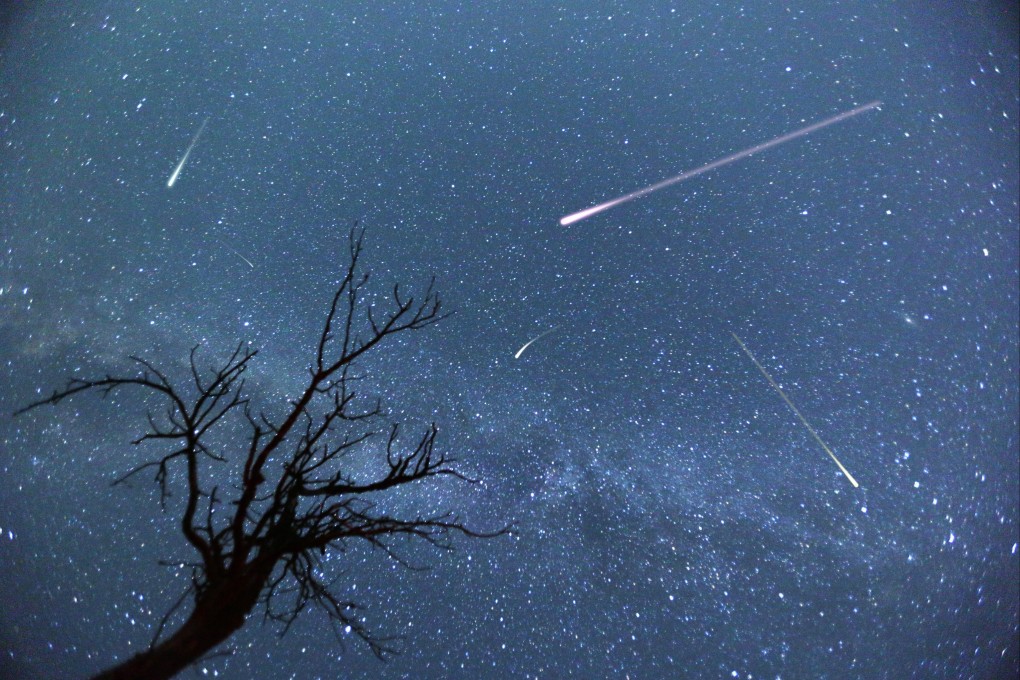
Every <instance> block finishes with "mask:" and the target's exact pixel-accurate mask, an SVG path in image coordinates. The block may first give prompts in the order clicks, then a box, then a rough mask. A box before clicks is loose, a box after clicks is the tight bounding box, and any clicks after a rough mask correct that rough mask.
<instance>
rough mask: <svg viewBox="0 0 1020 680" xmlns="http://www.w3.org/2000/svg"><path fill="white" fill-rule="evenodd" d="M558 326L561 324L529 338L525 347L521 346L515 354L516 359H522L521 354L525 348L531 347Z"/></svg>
mask: <svg viewBox="0 0 1020 680" xmlns="http://www.w3.org/2000/svg"><path fill="white" fill-rule="evenodd" d="M557 328H559V326H553V327H552V328H550V329H549V330H547V331H545V332H543V333H539V334H538V335H536V336H535V337H533V338H532V339H531V340H528V341H527V342H526V343H524V347H521V348H520V349H519V350H517V354H515V355H514V359H520V358H521V355H522V354H524V350H526V349H528V348H529V347H531V345H532V344H533V343H534V342H536V341H538V340H541V339H542V338H544V337H545V336H547V335H549V334H550V333H552V332H553V331H554V330H556V329H557Z"/></svg>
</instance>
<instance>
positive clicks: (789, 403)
mask: <svg viewBox="0 0 1020 680" xmlns="http://www.w3.org/2000/svg"><path fill="white" fill-rule="evenodd" d="M730 335H732V336H733V339H734V340H736V341H737V344H738V345H740V349H742V350H744V353H745V354H746V355H747V356H748V357H750V359H751V361H753V362H754V365H755V366H757V367H758V370H759V371H761V374H762V375H763V376H765V379H766V380H768V381H769V384H770V385H772V387H774V388H775V390H776V392H779V396H781V397H782V398H783V401H785V402H786V405H787V406H789V407H790V408H791V409H793V412H794V413H796V414H797V417H798V418H800V422H802V423H804V427H806V428H807V429H808V432H810V433H811V436H813V437H814V438H815V441H817V442H818V443H819V444H821V445H822V448H823V449H825V452H826V453H827V454H829V457H830V458H832V460H833V461H835V463H836V465H838V466H839V469H840V470H842V471H843V474H844V475H846V478H847V479H849V480H850V483H851V484H853V485H854V488H856V487H858V486H860V485H859V484H858V483H857V480H856V479H854V476H853V475H852V474H850V471H849V470H847V469H846V468H845V467H843V464H842V463H840V462H839V458H836V454H834V453H833V452H832V449H830V448H829V447H828V446H827V445H826V444H825V442H823V441H822V438H821V437H819V436H818V433H817V432H815V428H813V427H811V424H810V423H808V421H807V418H805V417H804V416H803V415H801V413H800V411H799V410H797V407H796V406H794V405H793V402H792V401H790V398H789V397H788V396H786V393H785V392H783V388H781V387H780V386H779V384H778V383H776V381H775V380H773V379H772V376H771V375H769V373H768V371H766V370H765V367H764V366H762V365H761V364H760V363H758V360H757V359H755V358H754V355H753V354H751V350H749V349H747V345H745V344H744V343H743V341H742V340H741V339H740V338H738V337H737V334H736V333H734V332H733V331H730Z"/></svg>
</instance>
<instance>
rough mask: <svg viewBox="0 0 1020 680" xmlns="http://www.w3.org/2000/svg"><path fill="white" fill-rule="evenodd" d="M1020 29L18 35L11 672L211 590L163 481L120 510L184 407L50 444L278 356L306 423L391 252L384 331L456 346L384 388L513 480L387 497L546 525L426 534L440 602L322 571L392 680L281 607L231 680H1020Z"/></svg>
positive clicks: (656, 23) (407, 12)
mask: <svg viewBox="0 0 1020 680" xmlns="http://www.w3.org/2000/svg"><path fill="white" fill-rule="evenodd" d="M1005 5H1006V3H997V2H992V1H991V0H987V1H983V2H976V3H956V4H955V6H953V7H940V9H939V10H938V12H935V11H933V10H932V7H931V5H930V4H929V3H917V2H907V1H905V0H904V1H902V2H893V3H888V2H886V3H817V2H808V1H806V0H804V1H800V2H794V3H792V4H790V3H786V4H772V3H758V4H752V5H749V6H746V7H741V6H739V5H736V4H729V5H728V4H726V3H716V2H702V1H700V0H699V1H696V2H683V3H679V2H678V3H669V2H638V3H591V2H582V1H581V0H565V1H564V2H559V3H557V2H548V1H546V0H542V1H537V0H536V1H531V0H525V1H524V2H514V3H477V2H460V1H459V0H444V1H443V2H417V1H411V2H401V3H328V2H322V3H314V2H306V1H302V2H285V3H261V2H256V3H252V2H227V3H225V4H222V3H221V4H220V5H217V6H213V5H212V4H210V3H193V2H192V3H186V2H173V3H158V4H156V3H148V4H145V5H140V6H137V7H136V6H129V5H124V6H119V5H118V4H117V3H99V2H81V3H18V4H7V5H4V7H3V8H2V9H0V21H2V25H0V224H2V225H3V226H2V227H0V383H2V384H3V385H5V388H4V389H2V390H0V477H2V484H0V573H3V574H4V579H5V583H4V589H3V592H4V595H3V604H2V606H0V676H2V677H5V678H18V679H20V678H26V679H27V678H43V677H45V678H55V679H61V678H77V677H82V676H84V675H88V674H90V673H96V672H99V671H100V670H102V669H104V668H107V667H109V666H111V665H113V664H115V663H116V662H118V661H120V660H123V659H125V658H127V657H129V656H131V655H133V654H135V653H137V652H138V651H140V650H141V649H143V648H144V647H145V646H146V645H148V644H149V641H150V640H151V639H152V636H153V634H154V633H155V632H156V629H157V627H158V626H159V624H160V621H161V619H162V618H163V615H164V613H165V612H166V611H167V610H168V609H169V608H170V607H171V606H172V605H173V604H174V602H175V601H176V600H177V599H178V598H179V597H180V595H181V593H182V592H184V590H185V589H186V588H187V585H188V574H189V572H188V570H187V569H185V568H183V567H181V566H180V563H183V562H187V561H190V560H192V559H193V558H194V555H193V554H190V553H189V549H190V547H189V545H188V544H187V542H186V541H185V538H184V537H183V536H182V535H181V532H180V522H179V517H177V516H175V515H174V514H173V512H166V513H164V512H161V510H160V502H159V501H160V489H159V487H158V486H157V485H154V484H152V483H151V478H150V477H146V476H144V475H141V476H137V477H136V478H134V479H133V480H132V483H131V484H130V485H120V486H118V487H116V488H113V489H111V488H110V483H111V482H112V481H113V480H115V479H117V478H118V477H121V476H122V475H123V474H124V473H126V472H128V471H129V470H131V469H133V468H134V467H136V466H137V465H139V464H140V463H142V462H144V461H145V460H146V459H147V458H146V456H148V458H150V459H151V458H153V457H155V456H154V455H153V453H154V449H152V448H148V449H147V448H145V447H138V446H132V445H131V441H132V440H134V439H136V438H137V437H138V436H139V435H141V434H143V433H144V431H145V426H146V421H145V413H146V410H147V409H149V408H152V407H153V404H152V403H150V402H147V401H144V400H139V399H136V398H134V396H133V395H131V394H129V393H120V392H117V393H113V394H110V395H109V396H108V397H107V398H105V399H102V398H99V395H92V396H91V397H89V396H88V395H79V396H76V397H74V398H72V399H69V400H66V401H65V402H63V403H62V404H60V405H59V406H58V407H56V408H44V409H37V410H33V411H31V412H29V413H27V414H25V415H23V416H20V417H18V418H14V417H12V416H11V414H12V413H13V412H14V411H16V410H17V409H19V408H21V407H23V406H25V405H26V404H28V403H30V402H32V401H35V400H38V399H40V398H43V397H44V396H45V395H47V394H48V393H49V392H50V391H52V390H53V389H54V388H57V387H60V386H63V385H64V384H65V383H66V381H67V379H68V378H70V377H72V376H78V377H84V378H101V377H102V376H104V375H107V374H111V373H114V374H124V373H127V372H130V371H131V370H133V369H132V364H131V362H130V360H129V359H128V357H129V356H132V355H133V356H140V357H144V358H145V359H146V360H148V361H150V362H152V363H153V364H154V365H157V366H159V367H160V369H161V370H163V371H165V372H166V374H167V375H168V376H170V377H172V378H174V379H177V380H187V379H188V377H189V375H190V374H189V372H188V357H189V351H190V350H191V348H192V347H194V346H196V345H197V346H199V347H200V349H199V350H198V356H199V360H200V362H201V361H203V360H204V361H206V362H208V363H209V365H214V364H219V363H221V362H222V360H224V359H226V357H228V356H229V355H230V352H231V351H233V349H234V348H235V347H237V346H238V343H240V342H244V343H248V345H250V347H251V348H253V349H258V352H259V353H258V355H257V357H255V358H254V359H253V360H252V361H251V363H250V366H249V367H248V369H247V381H248V383H247V384H248V389H249V390H250V392H251V395H252V399H253V401H255V402H257V404H258V406H259V408H261V409H263V410H265V411H267V412H268V413H271V414H272V413H278V412H280V411H281V410H282V409H284V408H285V407H286V405H287V403H288V400H289V399H293V398H294V397H295V394H296V392H297V391H298V390H300V389H301V386H302V384H303V381H304V380H305V379H306V377H307V375H308V367H309V366H310V365H311V364H312V362H313V361H314V358H315V350H316V341H317V337H318V335H317V334H318V333H319V331H320V329H321V327H322V321H323V318H324V316H325V314H326V313H327V311H328V309H329V305H330V300H331V296H332V294H333V292H334V291H335V290H336V287H337V284H338V281H339V280H340V277H341V276H343V272H344V268H345V266H346V264H347V263H346V260H345V256H346V253H347V250H346V248H347V235H348V233H349V230H350V228H351V225H352V224H353V223H355V222H358V223H360V224H361V225H363V226H364V227H365V228H366V230H367V235H366V237H365V248H364V252H363V254H362V256H361V257H362V264H363V266H364V267H365V268H366V269H368V270H371V272H372V278H371V282H370V285H369V286H367V289H366V290H367V291H368V301H371V300H373V299H377V300H378V301H379V302H380V304H381V303H384V302H385V301H386V299H387V296H388V295H390V292H391V290H392V285H393V284H394V283H396V282H400V283H401V286H402V288H401V290H406V291H408V293H411V292H417V293H423V292H424V291H425V290H426V288H427V286H428V284H429V281H430V280H431V278H432V277H433V276H435V280H436V284H435V285H436V290H437V291H438V292H439V293H440V294H441V295H442V298H443V303H444V309H452V310H455V313H454V314H453V315H452V316H450V317H449V318H446V319H444V320H443V321H442V322H441V323H439V324H436V325H435V326H432V327H430V328H428V329H425V330H422V331H421V332H415V333H413V334H407V335H401V336H399V337H394V338H392V342H390V343H388V344H384V345H381V346H380V347H379V348H378V351H374V352H373V353H371V354H370V355H367V356H366V357H365V359H364V361H363V362H361V364H360V365H359V369H360V370H361V372H362V373H363V374H364V376H365V378H364V381H363V382H362V383H360V384H359V389H360V390H362V391H364V392H366V393H369V394H374V395H377V396H378V397H380V399H381V400H382V404H383V406H384V407H385V409H386V411H387V413H388V414H389V417H390V418H392V419H394V420H397V421H400V422H402V423H404V424H405V425H406V427H407V428H408V429H409V431H414V432H420V431H422V430H423V428H425V427H427V426H428V424H429V423H431V422H435V423H436V424H437V425H438V435H437V438H436V444H435V446H436V448H437V450H442V451H443V452H444V453H445V454H448V455H449V456H450V457H451V458H455V459H456V460H457V461H459V470H460V471H461V472H462V473H463V474H464V475H465V476H467V477H470V478H474V479H479V480H481V483H479V484H459V483H457V482H458V480H456V479H437V480H426V483H423V484H420V485H418V486H415V487H414V489H413V490H412V491H411V492H405V493H403V494H402V495H400V496H399V497H398V498H396V499H393V500H392V501H390V502H392V503H394V504H396V505H398V506H400V507H408V508H416V509H420V512H422V513H438V512H443V511H446V510H453V511H455V512H456V513H457V514H458V516H460V517H462V518H463V519H464V520H465V522H467V523H468V524H469V525H470V526H472V527H476V528H478V529H479V530H495V529H498V528H500V527H503V526H504V525H506V524H508V523H512V524H513V527H514V529H513V532H512V533H511V534H509V535H503V536H498V537H496V538H491V539H484V540H482V539H480V540H472V539H470V538H466V537H461V538H458V539H456V540H455V541H454V543H455V545H456V550H455V551H453V552H446V551H441V550H436V549H435V548H434V547H432V546H429V545H428V544H427V543H420V542H419V543H415V542H407V543H406V544H404V545H402V547H401V554H402V555H403V556H404V557H405V558H406V559H407V561H408V562H410V563H411V564H413V565H416V566H428V567H429V569H428V570H421V571H418V570H409V569H406V568H404V567H402V566H401V565H400V564H398V563H396V562H394V561H393V560H392V559H390V558H389V557H388V556H387V555H386V554H385V553H384V552H382V551H379V550H372V548H371V546H369V545H365V546H362V547H353V548H352V549H350V550H348V551H346V552H343V553H340V552H329V553H326V554H324V557H323V562H322V570H323V573H322V574H321V577H322V578H323V579H326V580H329V579H333V578H336V581H334V584H335V588H336V589H337V591H338V593H339V594H340V596H342V597H349V598H351V599H352V600H357V601H358V602H359V603H361V604H362V605H364V607H365V609H364V624H365V625H366V626H368V627H369V628H371V629H372V630H375V631H378V632H379V633H380V634H383V635H387V636H400V637H401V638H402V641H401V643H400V647H401V648H402V653H401V654H400V655H398V656H396V657H394V658H392V659H390V660H389V661H388V662H385V663H383V662H380V661H379V660H377V659H376V658H375V656H374V655H373V654H372V652H371V650H369V649H368V648H367V646H366V645H364V644H363V643H362V642H361V641H360V640H359V638H358V637H357V635H354V634H352V633H350V631H347V632H346V633H345V631H344V630H342V629H341V630H340V634H341V637H343V644H338V643H337V641H336V639H335V638H334V635H333V632H332V630H331V628H330V624H329V621H328V620H327V619H326V618H325V617H323V616H321V615H320V614H319V613H317V612H316V611H309V612H307V613H306V615H304V616H302V617H300V618H299V619H298V620H297V621H295V622H294V624H293V625H292V626H291V628H290V630H289V632H288V633H287V635H286V636H285V637H282V638H280V637H278V636H277V635H276V633H277V632H279V631H278V628H276V627H274V626H272V625H266V626H263V625H262V616H261V612H256V614H255V615H253V616H252V617H251V619H250V621H249V622H248V625H247V626H246V627H245V628H244V629H243V630H242V631H241V632H240V633H239V634H238V635H236V636H235V637H234V638H232V640H231V641H230V642H229V643H228V644H227V645H226V646H225V647H224V649H225V650H226V651H229V652H230V653H229V654H222V655H217V656H214V657H212V658H209V659H207V660H205V661H203V662H202V663H201V664H200V665H199V666H198V667H197V671H198V673H200V674H201V675H202V677H218V678H228V679H231V680H233V679H238V680H239V679H242V678H245V679H248V678H255V679H256V680H269V679H277V678H295V679H296V678H319V677H321V678H332V677H350V678H377V677H385V678H390V677H392V678H403V677H414V678H449V677H470V678H506V677H514V678H518V677H519V678H560V677H576V678H623V677H631V678H656V677H661V678H676V677H726V678H741V679H751V678H802V677H832V678H909V677H916V678H960V677H972V678H998V677H1011V676H1012V675H1014V674H1015V673H1016V672H1017V666H1018V653H1020V644H1018V636H1020V614H1018V608H1020V586H1018V581H1017V578H1016V576H1017V573H1018V569H1020V554H1018V551H1020V549H1018V542H1020V535H1018V531H1020V524H1018V521H1020V520H1018V504H1020V491H1018V484H1020V480H1018V455H1020V422H1018V412H1020V396H1018V394H1020V390H1018V374H1020V368H1018V367H1020V352H1018V333H1020V311H1018V310H1020V294H1018V288H1020V262H1018V249H1020V238H1018V236H1020V219H1018V210H1020V207H1018V205H1020V198H1018V196H1020V180H1018V160H1017V154H1016V149H1017V148H1018V144H1020V133H1018V124H1017V121H1018V119H1020V97H1018V90H1017V82H1018V77H1020V49H1018V44H1017V38H1016V34H1017V32H1016V27H1017V18H1016V15H1015V13H1014V10H1010V9H1008V8H1006V7H1005ZM936 14H937V16H936ZM875 101H881V102H882V103H881V105H880V106H878V107H876V108H874V109H873V110H871V109H869V110H868V111H866V112H864V113H862V114H861V115H855V116H853V117H852V118H849V119H846V120H843V121H841V122H840V123H839V124H838V125H831V126H829V127H826V128H824V129H818V130H816V131H813V132H811V133H810V134H808V135H805V136H803V137H801V138H797V139H793V140H791V141H789V142H787V143H783V144H780V145H776V146H774V147H772V148H768V149H766V150H764V151H762V152H760V153H756V154H754V155H752V156H751V157H749V158H740V159H739V160H737V161H736V162H733V163H730V164H728V165H726V166H725V167H720V168H717V169H714V170H712V171H711V172H706V173H704V174H700V175H698V176H695V177H692V178H690V179H688V180H686V181H683V182H680V183H677V184H675V185H673V186H669V187H666V188H663V189H662V190H660V191H656V192H654V193H652V194H649V195H646V196H641V197H639V198H638V199H636V200H633V201H629V202H626V203H624V204H620V205H617V206H616V207H614V208H613V209H612V210H607V211H605V212H602V213H599V214H594V215H592V216H591V217H588V218H587V219H584V220H582V221H579V222H576V223H573V224H569V225H567V226H563V225H561V224H560V223H559V220H560V219H561V218H562V217H564V216H566V215H570V214H572V213H574V212H576V211H579V210H583V209H585V208H587V207H590V206H595V205H598V204H600V203H602V202H604V201H608V200H611V199H613V198H615V197H618V196H625V195H627V194H628V192H632V191H635V190H639V189H641V188H642V187H647V186H651V185H654V184H655V183H656V182H659V181H661V180H664V179H667V178H670V177H674V176H677V175H678V174H679V173H683V172H685V171H688V170H693V169H696V168H699V167H701V166H703V165H705V164H706V163H710V162H712V161H713V160H716V159H720V158H725V157H727V156H729V155H731V154H734V153H737V152H739V151H741V150H742V149H750V148H752V147H754V146H755V145H758V144H761V143H763V142H766V141H768V140H770V139H774V138H777V137H779V136H780V135H783V134H786V133H789V132H791V131H795V130H798V129H802V128H805V127H806V126H808V125H810V124H812V123H814V122H817V121H822V120H825V119H828V118H830V117H833V116H837V115H838V114H840V113H842V112H846V111H851V110H853V109H855V108H857V107H861V106H863V105H866V104H868V103H869V102H875ZM373 296H375V297H374V298H373ZM734 334H735V335H734ZM735 337H739V338H740V340H741V341H742V342H743V343H745V344H746V348H747V350H748V351H749V352H751V353H753V356H754V357H755V358H756V360H757V361H758V362H760V364H761V369H762V370H759V368H757V367H756V366H755V364H754V363H753V362H752V360H751V358H750V355H749V354H748V353H745V351H742V348H741V346H740V345H739V344H738V343H737V342H735V341H734V340H735ZM530 341H533V342H531V344H530V345H529V346H528V347H527V348H526V351H523V352H521V351H520V350H521V349H522V347H523V346H524V345H525V344H526V343H529V342H530ZM203 358H204V359H203ZM765 371H767V373H768V375H769V376H771V377H772V378H773V379H774V380H775V382H776V384H777V385H779V386H781V388H782V390H783V393H784V394H785V395H787V397H788V399H789V400H790V401H791V402H792V403H794V404H796V408H797V409H798V410H799V411H800V412H801V413H802V414H803V417H804V419H805V420H806V421H808V422H810V425H811V427H812V428H813V429H814V430H816V431H817V434H818V435H819V438H820V439H822V440H824V442H825V444H826V445H827V446H828V447H831V450H832V452H833V453H834V454H835V455H836V456H838V459H839V461H840V462H841V463H842V464H843V465H845V466H846V468H847V470H848V471H849V472H851V473H852V475H853V478H854V479H855V480H856V481H857V482H859V484H860V486H859V488H855V487H854V486H852V485H851V483H850V482H849V481H848V478H847V476H844V474H843V473H842V472H841V471H840V469H839V468H838V467H837V465H836V464H835V463H834V461H833V459H832V458H831V457H830V456H829V455H827V452H826V450H825V449H823V448H822V447H821V446H819V442H818V441H817V440H816V439H815V437H813V436H812V434H811V432H809V431H808V429H806V428H805V427H804V425H803V424H802V421H801V420H800V419H798V417H797V416H796V415H795V414H794V413H793V412H792V411H791V410H790V408H789V407H788V405H787V404H786V403H784V401H783V399H782V398H780V395H779V394H777V391H776V390H775V389H774V388H773V386H771V385H770V384H769V381H768V380H767V379H766V377H764V372H765ZM379 452H380V455H383V456H385V442H384V441H383V442H381V443H380V445H379ZM224 483H227V482H226V481H225V482H224ZM173 503H174V499H173V498H171V499H170V502H169V504H168V505H169V506H170V507H171V508H172V507H173ZM161 561H162V562H168V563H171V566H162V565H161V564H160V562H161ZM179 620H180V619H179V618H178V619H171V621H170V622H169V624H168V625H171V626H172V625H173V623H174V621H179Z"/></svg>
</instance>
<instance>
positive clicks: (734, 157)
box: [560, 101, 882, 227]
mask: <svg viewBox="0 0 1020 680" xmlns="http://www.w3.org/2000/svg"><path fill="white" fill-rule="evenodd" d="M881 105H882V102H880V101H874V102H871V103H870V104H865V105H864V106H858V107H857V108H856V109H851V110H850V111H846V112H844V113H841V114H839V115H838V116H833V117H832V118H826V119H825V120H823V121H821V122H818V123H815V124H813V125H808V126H807V127H804V128H801V129H799V130H795V131H794V132H790V133H787V134H785V135H783V136H781V137H776V138H775V139H772V140H769V141H767V142H763V143H762V144H759V145H758V146H752V147H751V148H750V149H744V150H743V151H738V152H737V153H734V154H730V155H729V156H726V157H725V158H720V159H719V160H717V161H712V162H711V163H708V164H706V165H702V166H701V167H700V168H695V169H694V170H688V171H687V172H685V173H683V174H681V175H677V176H676V177H670V178H669V179H664V180H662V181H661V182H659V183H658V184H653V185H652V186H650V187H645V188H644V189H638V190H637V191H632V192H630V193H629V194H626V195H624V196H620V197H619V198H614V199H613V200H611V201H606V202H605V203H600V204H598V205H596V206H592V207H591V208H587V209H585V210H581V211H580V212H576V213H572V214H570V215H567V216H566V217H564V218H562V219H560V224H561V225H563V226H564V227H565V226H567V225H570V224H573V223H574V222H580V221H581V220H584V219H587V218H589V217H591V216H592V215H596V214H598V213H600V212H602V211H603V210H609V209H610V208H613V207H615V206H618V205H620V204H621V203H626V202H627V201H633V200H634V199H635V198H641V197H642V196H645V195H647V194H650V193H652V192H653V191H658V190H659V189H664V188H666V187H668V186H670V185H673V184H676V183H677V182H683V181H684V180H685V179H690V178H692V177H697V176H698V175H700V174H702V173H705V172H708V171H709V170H715V169H716V168H721V167H722V166H724V165H729V164H730V163H733V162H735V161H739V160H740V159H741V158H747V157H748V156H750V155H752V154H756V153H758V152H759V151H764V150H765V149H770V148H772V147H773V146H778V145H779V144H782V143H784V142H789V141H791V140H794V139H797V138H798V137H803V136H804V135H809V134H811V133H812V132H814V131H815V130H821V129H822V128H824V127H828V126H830V125H835V124H836V123H840V122H842V121H844V120H846V119H847V118H852V117H853V116H856V115H857V114H859V113H864V112H865V111H870V110H871V109H875V108H878V107H879V106H881Z"/></svg>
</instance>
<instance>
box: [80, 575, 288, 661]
mask: <svg viewBox="0 0 1020 680" xmlns="http://www.w3.org/2000/svg"><path fill="white" fill-rule="evenodd" d="M268 576H269V574H263V573H262V572H260V571H258V570H255V569H252V567H251V565H249V566H248V567H247V569H245V570H244V571H242V573H241V574H240V575H238V576H233V577H231V576H228V577H226V578H224V579H223V580H221V581H220V582H218V583H216V584H214V585H210V586H209V587H208V588H207V590H206V591H205V593H204V594H203V596H202V599H201V601H199V602H197V603H196V604H195V609H194V610H193V611H192V612H191V615H190V616H189V617H188V620H187V621H185V622H184V625H182V626H181V627H180V628H179V629H178V630H177V631H176V632H175V633H174V634H173V635H171V636H170V637H168V638H166V639H165V640H163V641H162V642H159V643H158V644H156V645H155V646H154V647H150V648H149V649H147V650H145V651H144V652H141V653H139V654H136V655H135V656H133V657H131V658H130V659H128V660H127V661H124V662H123V663H121V664H118V665H116V666H114V667H113V668H110V669H108V670H106V671H103V672H102V673H100V674H99V675H96V676H95V677H94V678H93V680H165V679H167V678H172V677H173V676H175V675H177V674H178V673H180V672H181V671H182V670H184V669H185V668H187V667H188V666H190V665H192V664H194V663H196V662H197V661H199V660H200V659H201V658H202V657H204V656H205V655H206V654H208V653H209V652H211V651H212V650H213V649H215V648H216V646H217V645H219V644H220V643H222V642H223V641H224V640H226V639H227V638H229V637H230V636H231V635H233V634H234V633H235V632H236V631H237V630H238V629H240V628H241V627H242V626H243V625H244V622H245V618H246V617H247V615H248V614H249V613H250V612H251V610H252V609H254V608H255V605H256V603H257V602H258V598H259V594H260V593H261V592H262V588H263V586H264V585H265V583H266V580H267V579H268Z"/></svg>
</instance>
